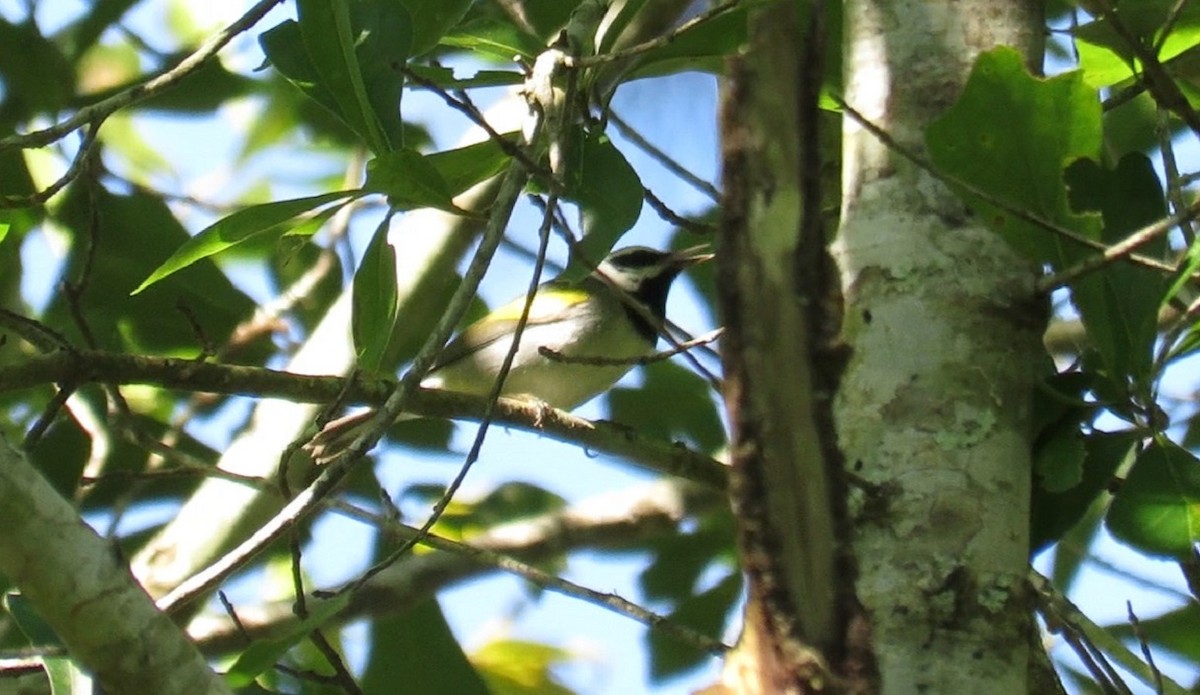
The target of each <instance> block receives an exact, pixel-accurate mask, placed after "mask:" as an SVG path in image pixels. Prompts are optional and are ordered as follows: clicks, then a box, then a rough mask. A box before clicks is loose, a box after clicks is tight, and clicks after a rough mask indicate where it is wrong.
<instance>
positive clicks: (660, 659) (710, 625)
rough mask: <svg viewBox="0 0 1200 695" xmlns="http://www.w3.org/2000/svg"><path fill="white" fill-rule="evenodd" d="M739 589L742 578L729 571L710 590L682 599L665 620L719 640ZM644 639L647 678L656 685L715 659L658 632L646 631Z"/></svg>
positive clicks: (736, 573) (738, 573)
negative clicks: (645, 641)
mask: <svg viewBox="0 0 1200 695" xmlns="http://www.w3.org/2000/svg"><path fill="white" fill-rule="evenodd" d="M741 590H742V575H741V573H740V572H732V573H730V574H729V575H728V576H726V577H725V578H723V579H722V580H721V581H719V582H718V583H717V584H716V586H714V587H713V588H711V589H709V590H707V591H702V592H700V593H699V594H696V595H695V596H691V597H688V598H687V599H684V601H683V602H682V603H680V604H679V607H678V608H676V609H675V610H674V611H672V612H671V613H670V615H668V616H667V618H668V619H669V620H670V621H671V622H674V623H678V624H680V625H686V626H687V627H690V628H692V629H693V630H696V631H698V632H700V633H702V634H705V635H709V636H711V637H714V638H715V637H720V635H721V631H722V630H723V629H724V627H725V621H726V619H727V618H728V616H729V613H730V611H732V610H733V607H734V604H735V603H736V602H737V599H738V596H739V595H740V594H741ZM647 639H648V641H649V647H650V679H651V680H652V681H654V682H656V683H660V682H662V681H663V680H665V679H667V678H670V677H671V676H675V675H678V674H680V673H683V672H684V671H687V670H688V669H692V668H695V667H696V666H699V665H701V664H703V663H705V662H706V661H709V660H711V659H713V658H715V657H713V656H712V655H711V654H708V653H706V652H702V651H699V650H698V649H696V648H695V647H693V646H691V645H689V644H684V643H682V642H680V641H679V640H678V639H677V638H675V637H673V636H671V635H668V634H666V633H664V632H662V631H661V630H654V629H651V630H649V632H648V633H647Z"/></svg>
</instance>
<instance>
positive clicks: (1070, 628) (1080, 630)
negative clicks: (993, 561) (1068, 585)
mask: <svg viewBox="0 0 1200 695" xmlns="http://www.w3.org/2000/svg"><path fill="white" fill-rule="evenodd" d="M1028 581H1029V584H1030V586H1031V587H1032V588H1033V590H1034V597H1035V599H1036V602H1037V609H1038V612H1040V613H1041V614H1042V616H1043V618H1045V620H1046V624H1047V625H1048V626H1051V628H1054V627H1055V626H1057V628H1058V629H1059V630H1061V631H1063V632H1064V633H1065V635H1066V636H1067V639H1068V643H1070V644H1071V645H1072V647H1073V648H1075V649H1076V651H1077V652H1078V653H1080V658H1081V659H1082V660H1083V661H1084V662H1085V664H1086V663H1089V660H1090V659H1091V658H1092V657H1094V656H1096V655H1097V654H1101V652H1103V654H1104V655H1107V657H1111V658H1112V659H1115V660H1116V662H1117V664H1119V665H1120V666H1121V668H1123V669H1125V670H1126V671H1128V672H1129V673H1131V674H1133V675H1134V676H1135V677H1137V679H1138V680H1140V681H1142V682H1143V683H1153V682H1154V681H1155V675H1154V674H1153V673H1151V671H1150V669H1149V668H1148V667H1147V665H1146V663H1145V662H1143V661H1142V660H1141V659H1139V658H1138V657H1137V656H1136V655H1134V653H1133V652H1131V651H1130V650H1129V648H1128V647H1126V646H1125V645H1124V644H1122V643H1121V641H1120V640H1119V639H1117V638H1116V637H1115V636H1114V635H1112V633H1110V632H1108V631H1107V630H1105V629H1104V628H1102V627H1100V626H1099V625H1096V624H1095V623H1093V622H1092V621H1091V620H1090V619H1089V618H1088V617H1087V616H1086V615H1085V614H1084V613H1083V611H1081V610H1079V607H1078V606H1076V605H1075V604H1073V603H1071V601H1070V600H1069V599H1068V598H1067V597H1066V596H1064V595H1063V594H1062V592H1060V591H1059V590H1058V589H1057V588H1055V586H1054V585H1053V584H1052V583H1051V581H1050V580H1049V579H1047V578H1046V577H1044V576H1042V575H1041V574H1039V573H1038V572H1036V571H1035V570H1032V569H1031V570H1029V574H1028ZM1107 661H1108V659H1107V658H1103V659H1102V660H1101V661H1100V662H1097V663H1095V664H1093V666H1094V667H1095V669H1096V670H1095V671H1093V675H1094V676H1095V677H1096V679H1097V682H1099V683H1104V682H1105V681H1106V680H1108V678H1107V676H1108V675H1110V674H1115V671H1110V670H1109V669H1111V668H1112V666H1111V665H1108V664H1107ZM1089 668H1090V667H1089ZM1111 688H1112V689H1113V691H1117V692H1125V691H1128V687H1127V686H1125V684H1124V683H1123V682H1121V681H1120V677H1119V676H1118V677H1117V682H1115V683H1112V684H1111ZM1122 688H1123V689H1124V690H1123V691H1122V690H1120V689H1122ZM1162 692H1163V693H1166V695H1185V694H1186V693H1188V692H1190V691H1188V690H1187V689H1185V688H1184V687H1183V686H1181V685H1179V684H1178V683H1176V682H1174V681H1173V680H1171V679H1170V678H1168V677H1166V676H1165V675H1163V676H1162Z"/></svg>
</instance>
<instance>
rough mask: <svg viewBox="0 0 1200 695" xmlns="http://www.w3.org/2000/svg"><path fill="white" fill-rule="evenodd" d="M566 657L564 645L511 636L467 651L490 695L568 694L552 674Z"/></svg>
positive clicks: (569, 690) (567, 656)
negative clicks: (472, 650)
mask: <svg viewBox="0 0 1200 695" xmlns="http://www.w3.org/2000/svg"><path fill="white" fill-rule="evenodd" d="M570 660H571V653H570V652H568V651H567V650H565V649H562V648H559V647H554V646H551V645H548V644H538V643H537V642H530V641H526V640H515V639H497V640H492V641H490V642H488V643H487V644H485V645H483V646H482V647H480V648H479V649H477V650H475V651H474V652H473V653H472V654H471V663H472V664H474V665H475V668H477V669H479V675H481V676H483V680H484V681H485V682H486V683H487V685H488V690H490V691H491V693H492V695H571V693H572V692H574V691H572V690H571V689H570V688H567V687H566V686H564V685H563V684H562V683H561V682H559V679H558V678H557V677H555V674H554V667H556V666H559V665H562V664H564V663H567V662H569V661H570Z"/></svg>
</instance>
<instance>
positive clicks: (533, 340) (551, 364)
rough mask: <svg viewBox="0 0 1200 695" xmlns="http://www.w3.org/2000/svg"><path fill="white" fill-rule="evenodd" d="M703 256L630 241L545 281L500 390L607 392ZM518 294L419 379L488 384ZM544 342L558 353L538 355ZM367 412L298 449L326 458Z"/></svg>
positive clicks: (548, 399)
mask: <svg viewBox="0 0 1200 695" xmlns="http://www.w3.org/2000/svg"><path fill="white" fill-rule="evenodd" d="M710 258H712V254H711V253H704V252H702V250H701V248H700V247H693V248H690V249H684V250H682V251H673V252H663V251H657V250H655V249H651V248H647V247H644V246H629V247H626V248H623V249H618V250H616V251H613V252H612V253H611V254H609V255H608V257H607V258H605V259H604V260H603V261H602V262H601V263H600V265H599V266H597V268H596V270H594V271H593V272H592V273H591V274H590V275H588V276H587V277H585V278H583V279H582V280H580V281H578V282H566V281H563V280H558V279H555V280H551V281H549V282H544V283H542V284H541V285H539V286H538V289H537V292H536V293H535V294H534V298H533V303H532V305H531V306H530V308H529V320H528V322H527V323H526V325H525V330H524V332H522V334H521V341H520V344H519V345H518V347H517V352H516V355H515V356H514V357H513V362H512V367H511V368H510V369H509V372H508V376H507V377H506V378H505V380H504V387H503V388H502V389H501V392H500V393H501V395H503V396H509V397H514V398H527V399H530V400H534V401H538V402H540V403H544V404H546V405H549V406H552V407H555V408H560V409H563V410H571V409H572V408H575V407H576V406H578V405H580V404H582V403H583V402H584V401H587V400H590V399H591V398H593V397H594V396H598V395H599V394H601V393H603V392H605V391H607V390H608V389H609V388H611V387H612V385H613V384H615V383H616V382H617V381H618V380H619V379H620V378H621V377H622V376H624V374H625V373H626V372H628V371H629V370H630V369H631V368H632V367H633V366H634V364H635V363H636V361H637V360H638V359H639V358H641V357H645V356H646V355H649V354H651V353H653V352H654V347H655V345H656V343H657V342H658V334H659V331H660V329H661V327H662V324H663V322H664V320H665V318H666V307H667V294H668V293H669V292H670V289H671V283H672V282H673V281H674V280H675V278H676V277H677V276H678V275H679V273H681V272H682V271H683V270H684V269H685V268H687V267H688V266H691V265H694V264H696V263H700V262H702V261H706V260H708V259H710ZM525 303H526V298H525V296H521V297H517V298H516V299H514V300H512V301H511V302H509V303H508V304H505V305H504V306H502V307H500V308H498V309H496V310H495V311H492V312H491V313H489V314H487V315H486V316H484V317H483V318H481V319H479V320H478V321H476V322H475V323H473V324H471V325H470V326H468V327H467V328H466V329H465V330H463V331H462V333H460V334H458V336H457V337H455V338H454V339H453V340H451V341H450V343H449V344H448V345H447V346H446V348H445V349H444V350H443V351H442V353H441V354H440V355H439V356H438V361H437V363H436V364H435V365H434V367H433V368H432V369H431V370H430V372H429V375H428V376H427V377H425V379H424V380H422V381H421V386H422V387H424V388H434V389H445V390H448V391H457V392H460V393H470V394H475V395H487V394H489V393H491V391H492V388H493V387H494V385H495V383H496V377H497V376H498V374H499V372H500V365H501V364H503V362H504V358H505V356H506V355H507V354H508V352H509V350H510V349H511V348H512V338H513V333H514V331H515V329H516V326H517V322H518V321H519V320H520V318H521V312H522V311H523V310H524V307H525ZM543 347H545V348H548V349H549V350H551V351H553V352H554V353H556V354H554V355H549V356H548V355H545V354H543V353H542V351H541V349H540V348H543ZM588 358H600V359H601V360H603V361H604V363H602V364H597V363H596V362H595V361H591V362H589V359H588ZM370 416H371V413H369V412H362V413H356V414H353V415H348V416H345V417H342V418H340V419H337V420H334V421H332V422H330V423H329V424H328V425H326V426H325V428H324V429H323V430H322V431H321V432H320V433H319V434H317V436H316V437H314V438H313V440H312V441H311V442H309V444H308V445H307V446H306V447H305V448H306V449H308V450H309V452H310V453H311V454H312V456H313V458H314V459H315V460H316V461H318V462H324V461H328V460H330V459H332V458H333V456H334V455H336V453H337V451H339V450H340V449H341V448H343V447H345V446H347V445H348V444H349V443H350V441H351V440H352V439H353V438H354V437H355V435H356V434H357V433H358V432H357V431H358V429H359V427H361V426H362V425H364V424H365V423H366V422H367V421H368V420H369V419H370Z"/></svg>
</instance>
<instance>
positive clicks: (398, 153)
mask: <svg viewBox="0 0 1200 695" xmlns="http://www.w3.org/2000/svg"><path fill="white" fill-rule="evenodd" d="M441 161H442V163H443V164H454V162H453V161H452V160H446V159H443V160H441ZM483 164H484V166H485V168H488V169H490V168H491V163H490V162H483ZM452 173H455V174H456V175H458V182H459V183H462V182H463V180H464V178H465V177H463V176H462V173H463V170H461V169H460V170H459V171H454V172H452ZM474 173H475V172H472V173H471V174H470V176H473V175H474ZM485 178H486V177H485ZM363 188H364V189H365V190H368V191H371V192H373V193H383V194H384V195H386V196H387V197H388V203H389V204H390V205H391V206H392V207H393V208H394V209H397V210H411V209H413V208H437V209H439V210H448V211H451V212H460V213H461V212H464V211H463V210H460V209H459V208H457V207H455V205H454V201H453V200H452V199H453V197H454V196H455V195H456V194H458V193H461V192H462V191H461V190H453V189H451V187H450V184H448V183H447V182H446V180H445V179H444V178H442V174H441V172H440V171H438V168H437V167H436V166H434V162H433V161H431V160H430V159H429V158H427V157H425V156H424V155H422V154H420V153H418V152H415V151H413V150H410V149H400V150H395V151H393V152H388V153H387V154H383V155H380V156H378V157H376V158H374V159H372V160H371V161H369V162H367V181H366V183H365V184H364V186H363ZM464 214H469V213H464Z"/></svg>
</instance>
